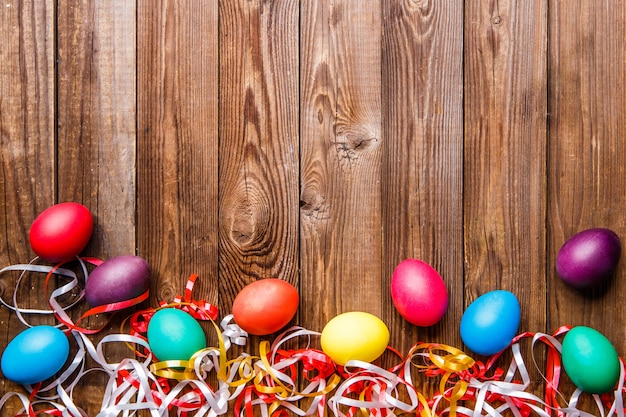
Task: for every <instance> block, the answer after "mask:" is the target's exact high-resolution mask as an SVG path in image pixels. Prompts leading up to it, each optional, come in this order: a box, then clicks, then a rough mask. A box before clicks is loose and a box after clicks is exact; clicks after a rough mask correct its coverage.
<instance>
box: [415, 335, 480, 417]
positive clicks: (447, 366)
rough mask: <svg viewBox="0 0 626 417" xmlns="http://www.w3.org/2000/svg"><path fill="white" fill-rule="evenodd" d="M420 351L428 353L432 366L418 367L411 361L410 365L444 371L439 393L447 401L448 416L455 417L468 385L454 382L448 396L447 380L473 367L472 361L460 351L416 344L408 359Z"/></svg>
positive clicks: (461, 381) (435, 344)
mask: <svg viewBox="0 0 626 417" xmlns="http://www.w3.org/2000/svg"><path fill="white" fill-rule="evenodd" d="M420 350H421V351H427V352H428V358H429V359H430V361H431V362H432V365H420V364H416V363H414V362H413V361H411V363H412V364H413V366H415V367H417V368H420V369H433V367H437V368H439V369H441V370H442V371H444V374H443V376H442V377H441V381H440V383H439V391H440V392H441V395H442V396H443V398H445V399H446V400H448V402H449V403H450V413H449V414H450V416H451V417H455V416H456V406H457V401H458V400H460V399H461V398H462V397H463V396H464V395H465V393H466V392H467V388H468V383H467V382H466V381H463V380H458V381H456V382H454V385H453V387H452V390H451V391H450V392H449V393H448V394H446V391H447V384H448V383H449V379H450V377H451V376H452V375H454V374H456V373H458V372H462V371H465V370H468V369H469V368H471V367H472V366H474V364H475V361H474V359H472V358H471V357H470V356H468V355H467V354H465V352H463V351H462V350H460V349H457V348H455V347H452V346H448V345H442V344H438V343H421V344H418V345H416V346H415V347H413V348H412V349H411V351H410V352H409V357H412V356H413V354H414V352H416V351H420ZM436 351H443V352H446V353H447V354H445V355H443V356H442V355H439V354H437V353H435V352H436Z"/></svg>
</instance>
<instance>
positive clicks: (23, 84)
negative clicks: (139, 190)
mask: <svg viewBox="0 0 626 417" xmlns="http://www.w3.org/2000/svg"><path fill="white" fill-rule="evenodd" d="M0 28H2V30H0V45H2V47H1V48H0V90H1V93H0V196H2V197H1V198H0V230H2V233H0V263H1V267H5V266H8V265H11V264H17V263H27V262H28V261H30V260H31V259H32V258H33V257H34V253H33V251H32V250H31V249H30V245H29V240H28V232H29V229H30V226H31V224H32V222H33V220H34V219H35V217H36V216H37V214H39V213H40V212H41V211H43V210H44V209H45V208H47V207H48V206H50V205H52V204H53V203H54V202H55V175H54V161H55V148H54V9H53V5H52V3H50V2H36V1H20V2H18V1H6V2H3V4H2V7H0ZM17 275H18V274H13V273H4V274H3V275H2V276H1V277H0V278H1V281H0V282H1V289H2V297H3V299H4V300H7V301H9V300H11V298H12V296H13V291H14V289H15V285H16V282H17ZM22 288H23V289H24V290H23V291H20V292H19V301H20V306H21V307H36V308H46V306H47V300H46V299H45V297H44V296H43V294H44V291H43V288H44V286H43V279H42V277H41V275H40V274H33V276H32V277H29V276H27V277H26V279H25V281H24V283H23V284H22ZM26 320H27V321H28V322H29V323H31V324H39V323H52V322H53V320H51V319H50V317H46V318H42V317H39V316H31V315H28V316H26ZM0 326H1V328H2V334H1V335H0V354H1V353H2V352H3V351H4V347H6V345H7V343H9V342H10V341H11V340H12V339H13V338H14V337H15V336H16V335H17V334H18V333H20V332H21V331H23V330H25V329H26V327H25V326H24V324H22V323H21V322H20V321H19V320H18V319H17V317H16V315H15V314H14V313H12V312H10V311H9V310H8V309H7V308H4V307H2V308H0ZM11 391H14V392H24V390H23V388H22V387H20V386H18V385H16V384H14V383H12V382H10V381H8V380H7V379H5V378H2V379H1V380H0V392H1V393H3V394H4V393H6V392H11ZM18 411H19V408H18V407H17V403H12V404H8V405H7V406H5V407H4V408H3V413H7V414H10V415H13V414H14V413H17V412H18Z"/></svg>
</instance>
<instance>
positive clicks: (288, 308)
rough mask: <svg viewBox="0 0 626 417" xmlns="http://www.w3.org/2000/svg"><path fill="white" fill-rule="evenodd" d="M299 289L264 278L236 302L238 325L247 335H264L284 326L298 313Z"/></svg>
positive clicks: (284, 282) (276, 279)
mask: <svg viewBox="0 0 626 417" xmlns="http://www.w3.org/2000/svg"><path fill="white" fill-rule="evenodd" d="M299 299H300V297H299V295H298V290H296V288H295V287H294V286H293V285H291V284H290V283H288V282H287V281H284V280H282V279H279V278H264V279H260V280H258V281H254V282H253V283H251V284H248V285H246V286H245V287H244V288H243V289H242V290H241V291H239V293H238V294H237V296H236V297H235V300H234V301H233V311H232V313H233V318H234V320H235V323H237V325H239V327H241V328H242V329H243V330H245V331H246V332H248V333H250V334H253V335H257V336H263V335H268V334H270V333H274V332H277V331H278V330H280V329H282V328H283V327H285V326H286V325H287V324H288V323H289V322H290V321H291V319H292V318H293V317H294V315H295V314H296V311H297V310H298V303H299Z"/></svg>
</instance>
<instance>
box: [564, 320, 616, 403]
mask: <svg viewBox="0 0 626 417" xmlns="http://www.w3.org/2000/svg"><path fill="white" fill-rule="evenodd" d="M562 347H563V350H562V359H563V368H564V369H565V372H566V373H567V376H569V378H570V379H571V380H572V382H573V383H574V385H576V386H577V387H578V388H580V389H581V390H582V391H584V392H587V393H590V394H604V393H607V392H609V391H612V390H613V389H614V387H615V384H617V380H618V379H619V374H620V364H619V357H618V356H617V352H616V351H615V347H613V345H612V344H611V342H610V341H609V340H608V339H607V338H606V337H605V336H604V335H603V334H602V333H600V332H598V331H597V330H594V329H592V328H590V327H586V326H577V327H574V328H572V329H571V330H570V331H568V332H567V334H566V335H565V338H563V346H562Z"/></svg>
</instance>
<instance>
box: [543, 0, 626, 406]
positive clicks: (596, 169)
mask: <svg viewBox="0 0 626 417" xmlns="http://www.w3.org/2000/svg"><path fill="white" fill-rule="evenodd" d="M607 6H608V5H607V4H600V3H594V2H568V3H562V2H558V1H551V2H550V22H549V30H550V36H549V39H550V45H549V48H550V60H549V75H550V76H549V80H550V83H549V92H550V94H549V113H550V131H549V143H550V147H549V155H550V164H549V171H548V174H549V177H548V178H549V184H548V192H549V194H548V201H549V206H548V226H549V232H550V239H549V240H548V253H549V257H548V266H549V268H550V269H549V272H550V275H549V278H550V279H549V281H548V283H549V286H548V288H549V291H550V298H549V301H550V303H549V311H548V313H549V315H548V317H549V325H550V328H551V329H555V328H556V327H558V326H561V325H586V326H590V327H593V328H595V329H596V330H598V331H600V332H601V333H603V334H604V335H605V336H607V337H608V338H609V340H611V342H613V344H614V345H615V347H616V348H617V351H618V353H619V354H620V355H623V354H624V346H626V335H625V334H624V331H623V329H624V326H625V325H626V314H625V308H626V307H625V306H624V297H623V295H622V294H623V293H624V291H625V290H626V283H624V276H625V274H626V268H625V267H624V262H623V261H622V262H620V264H619V266H618V270H617V273H616V276H615V277H614V279H613V280H610V281H608V282H606V283H604V285H601V286H600V287H598V288H595V289H593V290H590V291H579V290H575V289H573V288H571V287H569V286H567V285H566V284H564V283H563V282H562V281H561V280H560V279H559V278H558V277H557V275H556V269H555V262H556V255H557V253H558V251H559V249H560V247H561V245H562V244H563V243H564V242H565V240H566V239H568V238H569V237H570V236H572V235H573V234H575V233H577V232H580V231H582V230H585V229H588V228H591V227H607V228H610V229H612V230H614V231H615V232H616V233H617V234H618V235H619V236H620V237H621V239H622V245H623V244H624V242H625V238H626V222H625V221H624V206H625V205H626V193H624V184H625V183H626V169H625V168H624V158H625V155H626V141H624V138H626V86H625V85H626V83H625V81H626V65H625V64H626V42H625V40H626V26H625V25H624V22H626V4H624V3H615V4H613V5H612V6H611V7H607ZM613 6H614V7H613ZM622 252H623V251H622ZM622 256H623V253H622ZM569 392H571V391H569ZM589 402H590V403H591V401H589ZM591 407H592V408H591V409H592V410H593V409H594V408H593V404H591ZM596 412H597V409H596Z"/></svg>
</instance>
